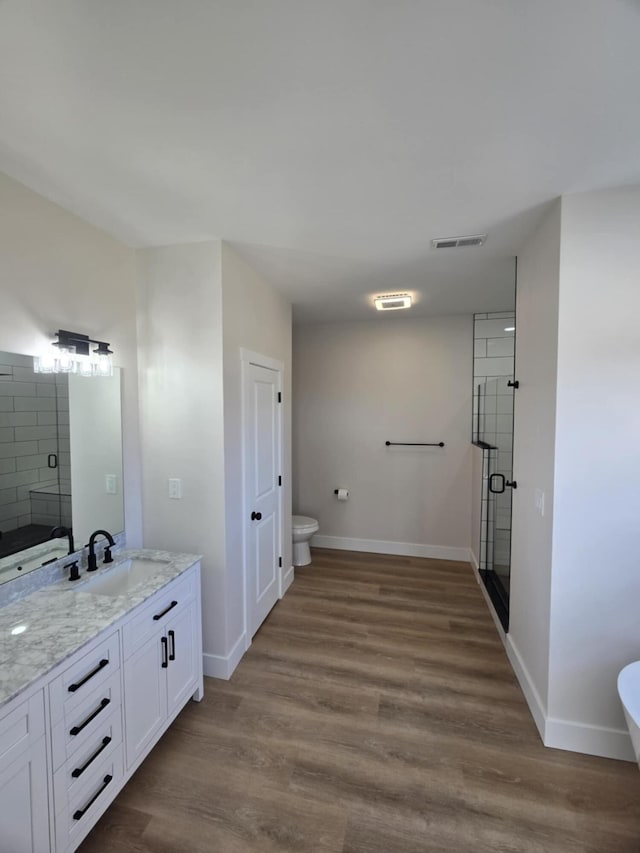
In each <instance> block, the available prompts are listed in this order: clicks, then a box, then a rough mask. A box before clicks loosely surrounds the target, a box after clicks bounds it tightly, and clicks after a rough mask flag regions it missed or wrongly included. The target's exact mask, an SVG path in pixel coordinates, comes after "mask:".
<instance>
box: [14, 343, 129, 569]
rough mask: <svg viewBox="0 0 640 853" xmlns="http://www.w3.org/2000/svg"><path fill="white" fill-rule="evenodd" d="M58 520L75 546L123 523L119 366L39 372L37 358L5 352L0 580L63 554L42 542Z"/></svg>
mask: <svg viewBox="0 0 640 853" xmlns="http://www.w3.org/2000/svg"><path fill="white" fill-rule="evenodd" d="M56 526H64V527H70V528H71V529H72V530H73V534H74V537H75V543H76V549H79V548H81V547H82V546H83V545H85V544H86V543H87V541H88V539H89V536H90V535H91V533H92V531H94V530H96V529H97V528H99V527H102V528H106V529H107V530H109V531H110V532H111V533H113V534H116V533H119V532H121V531H122V530H123V529H124V501H123V493H122V412H121V392H120V370H119V368H114V372H113V376H110V377H106V376H100V377H84V376H79V375H76V374H65V373H58V374H53V373H51V374H41V373H34V371H33V358H32V357H31V356H26V355H19V354H16V353H9V352H2V351H0V583H3V582H5V581H7V580H11V579H13V578H14V577H17V576H18V575H17V574H16V572H20V571H23V570H26V569H27V566H28V569H32V568H37V567H38V566H39V565H42V563H44V562H47V559H42V560H41V559H40V558H41V557H42V558H48V559H51V558H55V557H56V556H60V554H62V553H64V545H65V542H63V540H57V547H58V551H57V553H56V554H54V552H53V550H52V549H49V550H50V553H49V550H47V549H46V548H44V549H43V547H42V545H41V543H46V542H49V541H51V531H52V529H53V528H54V527H56ZM16 555H19V556H18V557H16ZM22 555H25V559H24V560H22V559H20V557H21V556H22ZM27 557H28V559H27ZM19 563H22V564H23V565H18V564H19Z"/></svg>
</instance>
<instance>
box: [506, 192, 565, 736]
mask: <svg viewBox="0 0 640 853" xmlns="http://www.w3.org/2000/svg"><path fill="white" fill-rule="evenodd" d="M560 214H561V205H560V201H559V200H558V201H557V202H556V203H555V204H554V206H553V208H552V209H551V210H550V212H549V213H548V214H547V216H546V217H545V218H544V220H543V222H542V223H541V225H540V227H539V228H538V229H537V231H536V232H535V234H533V235H532V237H531V238H530V239H529V240H528V242H527V244H526V245H525V247H524V249H523V251H522V253H521V254H520V255H519V256H518V289H517V333H516V375H517V379H518V381H519V382H520V387H519V389H518V390H517V391H516V392H515V398H514V446H513V454H514V455H513V471H514V478H515V479H516V481H517V483H518V488H517V489H516V490H515V491H514V492H513V494H512V502H513V518H512V539H511V595H510V616H509V642H510V644H511V645H512V647H513V649H514V652H515V654H516V655H517V656H519V658H520V661H521V665H522V666H523V667H524V668H525V669H526V671H527V673H528V681H529V683H530V684H531V685H532V687H533V689H534V691H535V693H537V698H536V697H533V700H534V702H535V703H536V704H537V705H538V711H537V722H538V723H539V724H540V715H541V714H542V715H544V714H546V710H547V701H548V681H549V620H550V601H551V541H552V534H553V476H554V475H553V472H554V445H555V411H556V404H555V400H556V372H557V342H558V288H559V276H560ZM542 342H544V345H542ZM536 489H539V490H541V491H543V492H544V496H545V498H544V499H545V514H544V516H542V515H540V513H539V512H538V511H537V510H536V508H535V500H534V497H535V491H536Z"/></svg>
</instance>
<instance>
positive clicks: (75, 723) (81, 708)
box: [51, 671, 122, 770]
mask: <svg viewBox="0 0 640 853" xmlns="http://www.w3.org/2000/svg"><path fill="white" fill-rule="evenodd" d="M121 705H122V689H121V683H120V671H117V672H114V673H113V675H112V676H111V677H110V678H108V679H107V680H106V681H104V683H103V684H100V685H98V687H96V688H95V690H93V692H92V693H90V694H89V695H88V696H85V697H83V700H82V702H79V703H74V704H73V706H70V707H66V708H65V709H64V714H63V717H62V719H61V720H58V722H57V723H55V724H54V725H53V726H52V735H51V746H52V751H53V768H54V770H57V768H58V767H60V766H61V765H62V764H64V762H65V761H66V760H67V758H70V757H71V756H72V755H74V754H75V752H76V750H78V749H79V748H80V747H81V746H84V745H85V744H87V743H90V742H91V743H92V742H93V740H94V739H95V737H96V732H99V731H100V730H101V728H102V726H103V725H104V721H105V720H106V719H107V717H109V716H110V715H111V714H112V713H114V712H115V711H117V712H118V713H121Z"/></svg>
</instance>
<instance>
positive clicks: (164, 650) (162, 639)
mask: <svg viewBox="0 0 640 853" xmlns="http://www.w3.org/2000/svg"><path fill="white" fill-rule="evenodd" d="M160 643H161V644H162V668H163V669H166V668H167V667H168V666H169V661H168V660H167V638H166V637H160Z"/></svg>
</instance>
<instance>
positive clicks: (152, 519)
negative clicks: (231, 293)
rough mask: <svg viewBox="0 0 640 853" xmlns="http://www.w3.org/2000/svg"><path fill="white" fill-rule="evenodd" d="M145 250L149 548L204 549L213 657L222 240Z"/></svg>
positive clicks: (219, 546)
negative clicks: (178, 488)
mask: <svg viewBox="0 0 640 853" xmlns="http://www.w3.org/2000/svg"><path fill="white" fill-rule="evenodd" d="M138 256H139V289H138V293H139V305H138V318H139V320H138V324H139V325H138V335H139V343H140V401H141V432H142V447H143V477H144V480H143V483H144V544H145V546H146V547H147V548H161V549H167V550H169V551H182V552H188V553H196V554H202V555H203V561H202V599H203V643H204V652H205V661H206V659H207V658H206V656H207V655H219V654H224V652H225V649H226V612H225V595H226V579H225V538H224V537H225V528H224V518H225V507H224V446H223V445H224V435H223V415H222V412H223V391H222V286H221V282H220V243H219V242H207V243H196V244H190V245H186V246H167V247H164V248H159V249H146V250H143V251H140V252H139V253H138ZM170 477H171V478H179V479H181V480H182V498H181V499H180V500H174V499H171V498H169V492H168V480H169V478H170Z"/></svg>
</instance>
